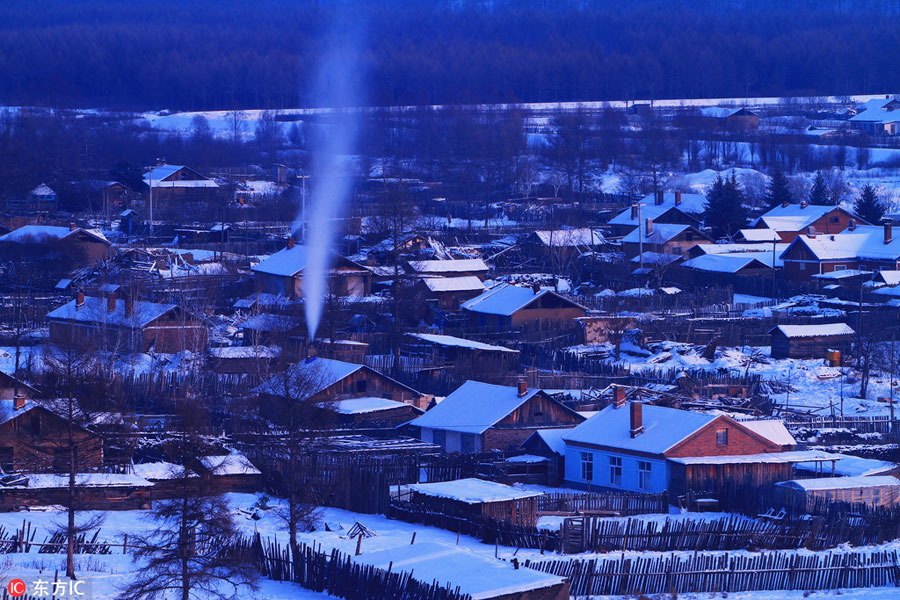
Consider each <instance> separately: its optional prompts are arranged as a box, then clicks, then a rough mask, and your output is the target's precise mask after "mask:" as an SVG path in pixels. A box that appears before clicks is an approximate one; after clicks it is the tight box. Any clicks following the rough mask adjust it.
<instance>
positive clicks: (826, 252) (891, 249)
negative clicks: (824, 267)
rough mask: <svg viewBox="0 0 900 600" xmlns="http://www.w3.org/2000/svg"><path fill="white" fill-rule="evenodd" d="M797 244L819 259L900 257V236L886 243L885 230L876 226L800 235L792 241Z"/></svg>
mask: <svg viewBox="0 0 900 600" xmlns="http://www.w3.org/2000/svg"><path fill="white" fill-rule="evenodd" d="M794 244H804V245H805V246H806V247H807V248H809V250H810V252H812V253H813V255H814V256H815V257H816V258H818V259H819V260H842V259H843V260H848V259H854V258H859V259H874V260H897V259H900V236H897V237H893V238H892V239H891V241H890V242H888V243H887V244H885V243H884V229H883V228H881V227H877V226H874V225H861V226H858V227H857V228H856V229H855V230H854V231H849V230H846V231H844V232H842V233H835V234H831V235H824V234H816V235H815V236H814V237H810V236H809V235H805V234H804V235H799V236H797V239H795V240H794V241H793V242H791V245H794ZM785 252H787V250H785Z"/></svg>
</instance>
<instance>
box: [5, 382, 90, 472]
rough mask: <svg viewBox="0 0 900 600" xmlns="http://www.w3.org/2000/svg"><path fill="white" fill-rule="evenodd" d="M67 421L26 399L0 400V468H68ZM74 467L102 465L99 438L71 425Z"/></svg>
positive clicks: (12, 469) (51, 469)
mask: <svg viewBox="0 0 900 600" xmlns="http://www.w3.org/2000/svg"><path fill="white" fill-rule="evenodd" d="M68 436H69V421H68V420H66V419H64V418H63V417H61V416H60V415H58V414H56V413H55V412H53V411H51V410H49V409H48V408H46V407H44V406H41V405H39V404H35V403H34V402H32V401H30V400H25V399H24V398H21V399H19V400H0V468H2V469H3V471H4V472H6V473H9V472H11V471H25V470H27V471H33V472H42V471H53V470H59V469H62V468H67V467H68V462H69V454H68V449H69V447H70V444H69V438H68ZM74 443H75V449H76V467H77V468H78V469H80V470H81V469H83V470H90V469H99V468H100V467H102V466H103V440H102V439H101V438H100V436H98V435H97V434H95V433H93V432H91V431H88V430H87V429H85V428H84V427H81V426H78V425H76V426H75V428H74Z"/></svg>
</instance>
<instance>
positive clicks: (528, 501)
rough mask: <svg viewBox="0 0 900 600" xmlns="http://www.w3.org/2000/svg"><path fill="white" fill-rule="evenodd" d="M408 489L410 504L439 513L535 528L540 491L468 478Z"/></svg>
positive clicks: (419, 484) (413, 486)
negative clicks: (482, 518)
mask: <svg viewBox="0 0 900 600" xmlns="http://www.w3.org/2000/svg"><path fill="white" fill-rule="evenodd" d="M408 487H409V491H410V492H411V501H412V502H413V503H414V504H419V505H422V506H425V507H428V508H429V509H432V510H435V511H437V512H442V513H448V514H452V515H460V516H467V517H487V518H490V519H496V520H498V521H508V522H510V523H516V524H518V525H525V526H528V527H534V526H535V524H536V523H537V497H538V496H540V495H541V493H540V492H531V491H527V490H520V489H518V488H514V487H510V486H508V485H503V484H502V483H495V482H493V481H485V480H483V479H476V478H467V479H457V480H455V481H441V482H437V483H416V484H412V485H410V486H408Z"/></svg>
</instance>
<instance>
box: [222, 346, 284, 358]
mask: <svg viewBox="0 0 900 600" xmlns="http://www.w3.org/2000/svg"><path fill="white" fill-rule="evenodd" d="M209 354H210V356H212V357H213V358H220V359H238V358H278V356H279V355H280V354H281V349H280V348H277V347H269V346H225V347H220V348H210V349H209Z"/></svg>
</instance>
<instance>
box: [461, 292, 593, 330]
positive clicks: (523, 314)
mask: <svg viewBox="0 0 900 600" xmlns="http://www.w3.org/2000/svg"><path fill="white" fill-rule="evenodd" d="M461 308H462V310H463V312H464V313H466V314H468V315H469V320H470V322H471V323H472V324H473V325H475V326H477V327H488V328H490V329H496V330H497V331H504V330H507V329H512V328H515V327H521V326H522V325H532V324H533V325H547V326H553V327H563V326H566V325H568V324H573V323H572V320H573V319H576V318H578V317H583V316H585V315H586V314H587V309H586V308H584V307H583V306H581V305H580V304H578V303H576V302H574V301H572V300H569V299H568V298H565V297H563V296H560V295H559V294H557V293H556V292H554V291H551V290H535V289H533V288H527V287H519V286H515V285H511V284H508V283H501V284H498V285H495V286H494V287H492V288H490V289H489V290H487V291H485V292H484V293H482V294H481V295H479V296H476V297H475V298H472V299H471V300H468V301H466V302H463V304H462V306H461Z"/></svg>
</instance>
